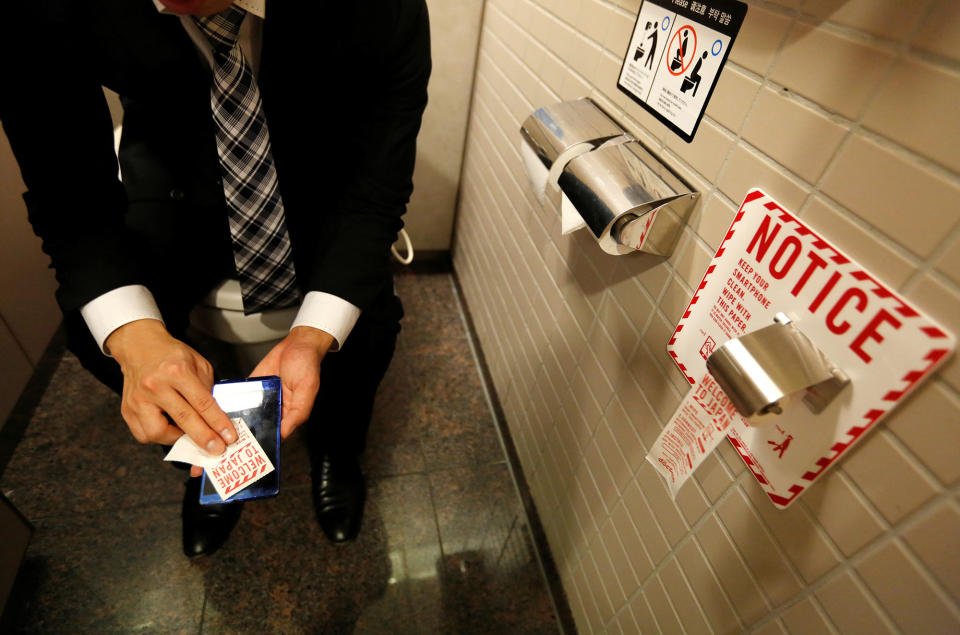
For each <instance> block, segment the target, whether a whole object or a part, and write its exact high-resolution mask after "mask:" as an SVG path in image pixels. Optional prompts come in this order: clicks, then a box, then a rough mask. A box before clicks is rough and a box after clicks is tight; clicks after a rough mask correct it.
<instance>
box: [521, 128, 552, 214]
mask: <svg viewBox="0 0 960 635" xmlns="http://www.w3.org/2000/svg"><path fill="white" fill-rule="evenodd" d="M520 156H521V157H522V158H523V167H524V169H525V171H526V173H527V178H528V179H530V187H532V188H533V192H534V193H535V194H536V195H537V198H538V199H541V200H542V199H543V192H544V190H545V189H546V187H547V175H548V174H549V173H550V171H549V170H548V169H547V166H545V165H544V164H543V163H541V161H540V158H539V157H538V156H537V153H536V152H534V151H533V148H531V147H530V146H529V145H528V144H527V142H525V141H521V142H520Z"/></svg>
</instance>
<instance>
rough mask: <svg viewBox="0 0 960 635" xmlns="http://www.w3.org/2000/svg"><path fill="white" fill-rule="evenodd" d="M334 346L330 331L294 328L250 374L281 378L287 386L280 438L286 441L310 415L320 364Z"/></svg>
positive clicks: (318, 381)
mask: <svg viewBox="0 0 960 635" xmlns="http://www.w3.org/2000/svg"><path fill="white" fill-rule="evenodd" d="M332 344H333V336H332V335H330V334H329V333H327V332H326V331H321V330H320V329H315V328H311V327H309V326H298V327H296V328H294V329H291V331H290V334H289V335H287V336H286V337H285V338H283V340H281V341H280V343H279V344H277V345H276V346H274V347H273V350H271V351H270V352H269V353H267V356H266V357H264V358H263V361H261V362H260V363H259V364H258V365H257V367H256V368H255V369H254V370H253V372H252V373H251V374H250V376H251V377H262V376H264V375H278V376H279V377H280V380H281V383H282V384H283V418H282V419H281V421H280V436H282V437H283V438H284V439H286V438H287V437H288V436H290V433H291V432H293V431H294V430H295V429H296V427H297V426H299V425H300V424H301V423H303V422H304V421H306V420H307V417H309V416H310V411H311V410H312V409H313V400H314V399H316V397H317V390H318V389H319V388H320V362H322V361H323V357H324V356H325V355H326V354H327V351H328V350H330V346H331V345H332Z"/></svg>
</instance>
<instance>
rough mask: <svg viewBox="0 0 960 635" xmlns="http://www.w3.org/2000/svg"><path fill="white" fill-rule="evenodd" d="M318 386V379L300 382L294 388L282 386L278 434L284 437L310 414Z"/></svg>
mask: <svg viewBox="0 0 960 635" xmlns="http://www.w3.org/2000/svg"><path fill="white" fill-rule="evenodd" d="M319 388H320V382H319V380H316V381H303V382H300V383H299V384H298V385H297V387H296V388H295V389H293V388H287V387H286V386H284V387H283V419H282V421H281V422H280V436H281V437H283V438H284V439H286V438H287V437H288V436H290V434H291V433H292V432H293V431H294V430H296V428H297V426H299V425H300V424H302V423H303V422H304V421H306V420H307V417H309V416H310V411H311V410H313V401H314V399H316V397H317V390H319Z"/></svg>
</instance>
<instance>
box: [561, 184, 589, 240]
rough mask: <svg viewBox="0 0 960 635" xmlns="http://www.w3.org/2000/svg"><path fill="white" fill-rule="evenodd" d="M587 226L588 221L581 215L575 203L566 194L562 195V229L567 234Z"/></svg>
mask: <svg viewBox="0 0 960 635" xmlns="http://www.w3.org/2000/svg"><path fill="white" fill-rule="evenodd" d="M586 226H587V222H586V221H585V220H583V217H582V216H580V212H578V211H577V208H576V207H574V205H573V203H572V202H571V201H570V199H569V198H567V195H566V194H563V195H561V199H560V231H561V233H562V234H563V235H564V236H566V235H567V234H572V233H573V232H575V231H577V230H578V229H581V228H583V227H586Z"/></svg>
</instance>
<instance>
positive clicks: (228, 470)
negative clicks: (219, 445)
mask: <svg viewBox="0 0 960 635" xmlns="http://www.w3.org/2000/svg"><path fill="white" fill-rule="evenodd" d="M231 421H233V425H234V427H235V428H236V430H237V440H236V441H234V442H233V443H231V444H230V445H228V446H227V449H226V450H225V451H224V453H223V454H220V455H214V454H210V453H208V452H206V451H204V450H203V449H202V448H201V447H200V446H198V445H197V444H196V443H194V442H193V439H191V438H190V437H188V436H187V435H183V436H182V437H180V438H179V439H177V442H176V443H174V444H173V447H172V448H170V452H168V453H167V456H165V457H164V459H163V460H164V461H179V462H182V463H189V464H191V465H200V466H202V467H203V469H204V471H206V473H207V478H208V479H210V482H211V483H212V484H213V487H214V489H216V490H217V494H219V495H220V498H222V499H223V500H227V499H228V498H230V497H231V496H233V495H234V494H236V493H237V492H240V491H242V490H244V489H246V488H247V487H249V486H250V485H253V484H254V483H256V482H257V481H259V480H260V479H261V478H263V477H264V476H266V475H267V474H269V473H270V472H272V471H273V470H274V467H273V463H272V462H271V461H270V457H269V456H267V453H266V452H264V451H263V448H262V447H261V446H260V443H259V442H258V441H257V439H256V437H254V436H253V434H252V433H251V432H250V428H248V427H247V424H246V422H245V421H244V420H243V419H242V418H241V417H236V418H233V419H231Z"/></svg>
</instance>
